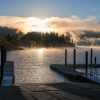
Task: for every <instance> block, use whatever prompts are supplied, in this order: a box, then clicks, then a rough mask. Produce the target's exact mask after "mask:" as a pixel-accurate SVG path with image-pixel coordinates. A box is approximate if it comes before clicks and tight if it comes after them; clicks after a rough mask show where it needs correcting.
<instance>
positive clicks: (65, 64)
mask: <svg viewBox="0 0 100 100" xmlns="http://www.w3.org/2000/svg"><path fill="white" fill-rule="evenodd" d="M66 66H67V49H65V67H66Z"/></svg>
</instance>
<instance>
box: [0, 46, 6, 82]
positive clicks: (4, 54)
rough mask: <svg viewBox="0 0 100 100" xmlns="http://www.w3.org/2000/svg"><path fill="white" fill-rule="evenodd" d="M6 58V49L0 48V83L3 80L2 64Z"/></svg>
mask: <svg viewBox="0 0 100 100" xmlns="http://www.w3.org/2000/svg"><path fill="white" fill-rule="evenodd" d="M6 56H7V52H6V49H5V48H4V47H3V46H2V47H1V68H0V71H1V72H0V74H1V79H0V83H1V81H2V79H3V72H4V71H3V69H4V68H3V67H4V64H5V63H6V58H7V57H6Z"/></svg>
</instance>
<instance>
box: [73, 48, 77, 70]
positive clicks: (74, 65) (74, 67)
mask: <svg viewBox="0 0 100 100" xmlns="http://www.w3.org/2000/svg"><path fill="white" fill-rule="evenodd" d="M73 69H74V71H75V69H76V49H74V50H73Z"/></svg>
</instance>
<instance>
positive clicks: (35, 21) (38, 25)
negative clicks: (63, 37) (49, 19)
mask: <svg viewBox="0 0 100 100" xmlns="http://www.w3.org/2000/svg"><path fill="white" fill-rule="evenodd" d="M27 24H28V27H29V28H30V31H36V32H51V31H52V29H51V28H50V27H49V26H48V24H47V23H46V22H45V21H44V20H42V19H39V18H33V17H29V18H27Z"/></svg>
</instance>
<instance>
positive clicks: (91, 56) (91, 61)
mask: <svg viewBox="0 0 100 100" xmlns="http://www.w3.org/2000/svg"><path fill="white" fill-rule="evenodd" d="M90 64H91V65H92V64H93V49H92V48H91V54H90Z"/></svg>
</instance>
